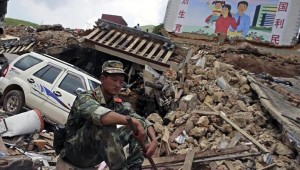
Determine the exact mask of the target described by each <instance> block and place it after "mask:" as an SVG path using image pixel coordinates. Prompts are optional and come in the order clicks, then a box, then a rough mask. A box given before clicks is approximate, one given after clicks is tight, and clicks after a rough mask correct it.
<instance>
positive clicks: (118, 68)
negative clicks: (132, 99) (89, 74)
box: [102, 60, 127, 75]
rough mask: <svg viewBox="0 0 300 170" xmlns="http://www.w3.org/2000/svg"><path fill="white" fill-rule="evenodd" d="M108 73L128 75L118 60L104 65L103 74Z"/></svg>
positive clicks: (109, 61)
mask: <svg viewBox="0 0 300 170" xmlns="http://www.w3.org/2000/svg"><path fill="white" fill-rule="evenodd" d="M103 72H107V73H110V74H124V75H127V74H126V73H125V72H124V70H123V64H122V63H121V62H120V61H117V60H108V61H106V62H105V63H103V65H102V73H103Z"/></svg>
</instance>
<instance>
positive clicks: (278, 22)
mask: <svg viewBox="0 0 300 170" xmlns="http://www.w3.org/2000/svg"><path fill="white" fill-rule="evenodd" d="M283 25H284V19H276V20H275V24H274V26H275V27H276V28H278V27H279V28H283Z"/></svg>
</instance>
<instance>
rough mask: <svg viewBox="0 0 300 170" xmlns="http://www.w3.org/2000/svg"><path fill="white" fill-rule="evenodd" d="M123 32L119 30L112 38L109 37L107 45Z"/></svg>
mask: <svg viewBox="0 0 300 170" xmlns="http://www.w3.org/2000/svg"><path fill="white" fill-rule="evenodd" d="M120 34H121V33H120V32H117V33H116V34H115V35H114V36H113V37H111V39H109V40H108V41H107V42H106V43H105V45H109V44H110V43H111V42H112V41H113V40H115V39H116V38H117V37H118V36H119V35H120Z"/></svg>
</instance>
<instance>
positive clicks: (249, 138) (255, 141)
mask: <svg viewBox="0 0 300 170" xmlns="http://www.w3.org/2000/svg"><path fill="white" fill-rule="evenodd" d="M205 104H206V105H207V106H208V107H209V108H210V109H212V110H213V111H215V112H218V111H217V110H216V109H214V108H213V107H212V106H211V105H210V104H209V103H206V102H205ZM220 116H221V117H222V118H223V119H224V120H225V121H226V122H227V123H229V124H230V125H231V126H232V127H233V128H234V129H236V130H238V131H239V132H240V133H241V134H242V135H244V136H245V137H246V138H247V139H248V140H250V141H251V142H252V143H254V144H255V145H256V146H257V147H259V148H260V149H261V150H262V151H263V152H265V153H269V152H270V151H268V149H267V148H265V147H264V146H263V145H262V144H260V143H259V142H258V141H257V140H255V139H254V138H253V137H252V136H250V135H249V134H248V133H247V132H246V131H244V130H243V129H241V128H240V127H239V126H238V125H236V124H235V123H233V122H232V121H231V120H230V119H228V118H227V116H226V114H225V113H224V112H222V111H220Z"/></svg>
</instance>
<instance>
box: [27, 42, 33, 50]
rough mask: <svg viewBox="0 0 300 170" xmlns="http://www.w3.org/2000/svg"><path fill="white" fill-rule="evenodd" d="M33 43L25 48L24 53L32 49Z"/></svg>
mask: <svg viewBox="0 0 300 170" xmlns="http://www.w3.org/2000/svg"><path fill="white" fill-rule="evenodd" d="M34 43H35V42H32V43H30V44H29V45H28V46H27V47H26V48H25V51H27V50H28V49H29V48H30V47H32V46H33V44H34Z"/></svg>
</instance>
